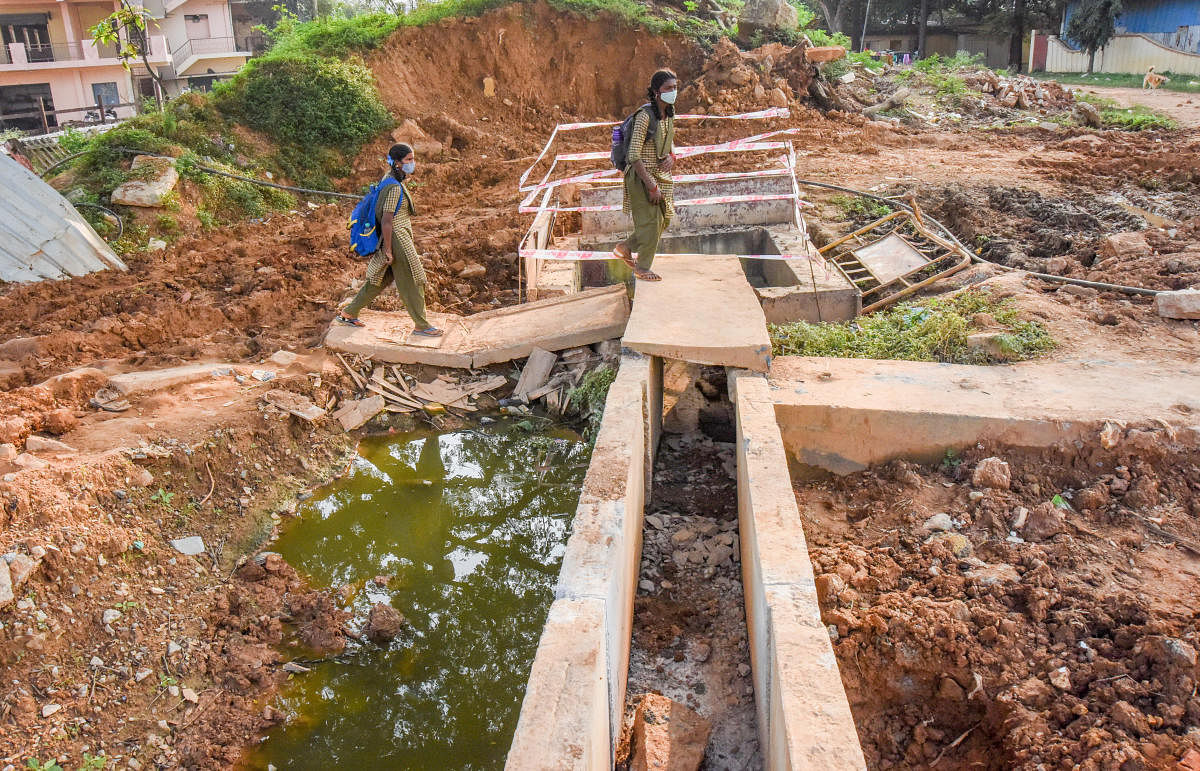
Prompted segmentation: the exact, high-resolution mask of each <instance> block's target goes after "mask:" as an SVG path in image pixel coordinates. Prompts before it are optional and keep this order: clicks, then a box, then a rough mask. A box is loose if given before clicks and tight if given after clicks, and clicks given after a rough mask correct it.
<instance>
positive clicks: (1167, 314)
mask: <svg viewBox="0 0 1200 771" xmlns="http://www.w3.org/2000/svg"><path fill="white" fill-rule="evenodd" d="M1154 310H1155V312H1156V313H1158V315H1159V316H1162V317H1163V318H1167V319H1200V289H1181V290H1179V291H1177V292H1159V293H1158V294H1156V295H1154Z"/></svg>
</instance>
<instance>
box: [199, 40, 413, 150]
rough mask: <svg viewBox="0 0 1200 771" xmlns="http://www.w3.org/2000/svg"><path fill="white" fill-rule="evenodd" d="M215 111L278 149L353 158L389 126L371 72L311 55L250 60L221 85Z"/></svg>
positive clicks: (363, 67)
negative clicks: (333, 151) (323, 150)
mask: <svg viewBox="0 0 1200 771" xmlns="http://www.w3.org/2000/svg"><path fill="white" fill-rule="evenodd" d="M216 102H217V106H218V107H219V108H220V109H221V110H222V111H224V112H226V113H227V114H229V115H232V116H234V117H237V118H240V119H241V120H243V121H244V122H245V124H246V125H247V126H249V127H250V128H252V129H255V130H257V131H261V132H262V133H264V134H266V135H268V136H270V137H271V138H273V139H275V140H276V141H277V142H279V143H280V144H281V145H282V146H288V145H291V146H298V147H303V148H305V149H306V150H307V149H308V148H319V147H334V148H337V149H338V150H341V151H342V152H345V153H355V152H357V151H358V149H359V148H360V147H362V145H363V144H365V143H366V142H367V141H368V140H370V139H372V138H373V137H374V136H375V135H376V134H377V133H378V132H380V131H382V130H384V129H385V128H387V127H389V126H390V125H392V118H391V115H390V114H389V113H388V111H387V108H386V107H384V106H383V102H381V101H380V99H379V93H378V92H377V91H376V90H375V81H374V77H373V76H372V75H371V71H370V70H368V69H367V68H366V67H365V66H363V65H362V64H361V63H358V62H348V61H340V60H337V59H323V58H318V57H315V56H269V57H267V58H265V59H257V60H251V61H250V63H249V64H247V65H246V67H245V68H244V69H243V70H242V72H241V73H240V74H239V75H238V77H236V78H234V79H233V81H231V82H230V83H228V84H222V86H221V87H219V88H218V91H217V95H216Z"/></svg>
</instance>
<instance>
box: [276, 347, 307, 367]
mask: <svg viewBox="0 0 1200 771" xmlns="http://www.w3.org/2000/svg"><path fill="white" fill-rule="evenodd" d="M299 358H300V354H297V353H292V352H291V351H276V352H275V353H273V354H271V356H270V361H272V362H273V363H275V364H278V365H279V366H281V367H286V366H289V365H291V364H295V363H296V359H299Z"/></svg>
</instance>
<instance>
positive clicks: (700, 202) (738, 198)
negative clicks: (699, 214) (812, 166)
mask: <svg viewBox="0 0 1200 771" xmlns="http://www.w3.org/2000/svg"><path fill="white" fill-rule="evenodd" d="M795 197H796V194H795V193H770V194H746V195H715V196H709V197H707V198H689V199H687V200H683V201H675V206H676V207H679V206H711V205H715V204H728V203H749V202H751V201H782V200H793V199H794V198H795ZM798 205H799V206H802V207H803V206H812V204H810V203H808V202H807V201H799V202H798ZM622 208H624V207H623V205H622V204H619V203H614V204H601V205H596V206H522V207H521V209H520V211H521V213H522V214H537V213H539V212H543V211H556V212H567V211H578V212H602V211H621V209H622Z"/></svg>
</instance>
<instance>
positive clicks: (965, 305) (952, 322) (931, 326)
mask: <svg viewBox="0 0 1200 771" xmlns="http://www.w3.org/2000/svg"><path fill="white" fill-rule="evenodd" d="M981 314H986V315H987V316H988V317H990V319H989V321H994V322H995V323H996V324H997V325H998V326H999V327H1002V328H1003V329H1004V333H1003V335H1002V336H1001V337H1000V338H999V339H998V343H999V345H1000V347H1001V349H1002V351H1003V353H1004V354H1006V355H1005V356H1004V360H1006V361H1021V360H1025V359H1032V358H1034V357H1036V356H1039V355H1041V354H1043V353H1045V352H1047V351H1049V350H1050V349H1051V348H1053V347H1054V340H1053V339H1052V338H1051V337H1050V333H1049V332H1048V331H1047V330H1046V328H1045V326H1043V325H1042V324H1041V323H1039V322H1036V321H1025V320H1022V319H1020V318H1019V311H1018V310H1017V308H1016V305H1015V303H1014V302H1013V300H1012V299H1011V298H997V297H995V296H994V295H993V294H992V293H991V292H989V291H987V290H979V289H969V290H967V291H964V292H961V293H959V294H957V295H955V296H953V297H949V298H934V299H930V300H927V301H923V302H910V303H904V304H903V305H898V306H896V307H895V308H891V309H889V310H886V311H882V312H880V313H875V314H872V315H870V316H862V317H860V318H858V319H855V320H854V321H851V322H842V323H837V324H809V323H807V322H802V321H801V322H796V323H794V324H772V325H770V332H771V342H772V348H773V352H774V354H775V355H776V356H832V357H838V358H846V359H903V360H907V361H939V362H949V363H954V364H987V363H992V362H994V361H995V360H994V359H992V358H990V357H989V356H988V354H987V353H985V352H983V351H981V350H978V349H974V348H971V347H969V346H968V345H967V336H968V335H970V334H972V333H973V332H976V331H982V330H980V329H973V328H972V326H973V323H974V324H975V325H976V326H978V323H979V321H980V319H978V317H979V316H980V315H981ZM989 326H990V324H989Z"/></svg>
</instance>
